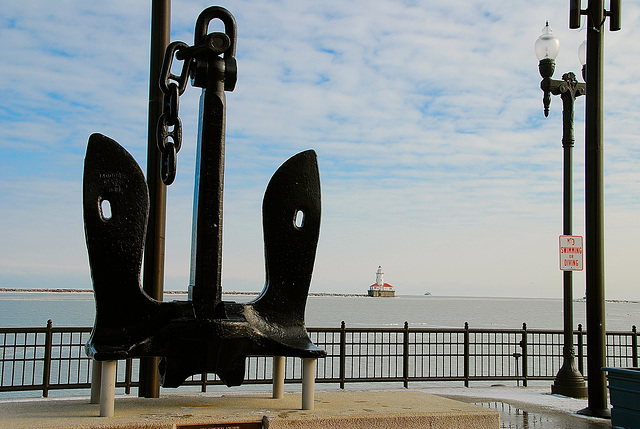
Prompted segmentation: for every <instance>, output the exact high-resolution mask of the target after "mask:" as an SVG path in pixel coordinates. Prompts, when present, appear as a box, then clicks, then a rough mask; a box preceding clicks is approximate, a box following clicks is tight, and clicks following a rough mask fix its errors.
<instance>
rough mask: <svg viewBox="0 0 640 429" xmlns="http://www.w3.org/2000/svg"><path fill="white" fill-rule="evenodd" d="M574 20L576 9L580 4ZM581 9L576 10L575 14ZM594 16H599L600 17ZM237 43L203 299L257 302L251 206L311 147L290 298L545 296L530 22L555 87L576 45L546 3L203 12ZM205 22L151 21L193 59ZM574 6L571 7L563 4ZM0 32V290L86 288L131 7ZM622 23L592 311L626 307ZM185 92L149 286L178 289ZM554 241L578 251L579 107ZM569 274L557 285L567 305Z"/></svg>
mask: <svg viewBox="0 0 640 429" xmlns="http://www.w3.org/2000/svg"><path fill="white" fill-rule="evenodd" d="M583 2H584V1H583ZM584 3H586V2H584ZM607 3H608V2H607ZM218 4H219V5H221V6H224V7H226V8H228V9H229V11H230V12H231V13H232V14H233V15H234V16H235V17H236V20H237V23H238V42H237V61H238V68H239V76H238V83H237V86H236V89H235V91H233V92H229V93H227V144H226V154H227V158H226V176H225V197H224V206H225V213H224V251H223V255H224V257H223V261H224V265H223V288H224V289H225V290H247V291H255V290H260V289H261V288H262V284H263V282H264V262H263V247H262V246H263V244H262V226H261V204H262V196H263V193H264V190H265V187H266V185H267V183H268V180H269V178H270V177H271V175H272V174H273V172H274V171H275V170H276V169H277V168H278V166H279V165H280V164H281V163H282V162H284V161H285V160H286V159H287V158H288V157H290V156H292V155H293V154H295V153H297V152H299V151H302V150H305V149H308V148H313V149H315V150H316V152H317V153H318V158H319V166H320V175H321V181H322V204H323V213H322V216H323V217H322V227H321V235H320V243H319V246H318V254H317V260H316V266H315V271H314V278H313V284H312V291H317V292H320V291H324V292H356V293H364V292H365V291H366V289H367V287H368V286H369V285H370V284H372V283H373V282H374V281H375V271H376V269H377V267H378V265H382V267H383V268H384V271H385V280H386V281H387V282H389V283H391V284H393V285H395V286H396V288H397V290H398V293H400V294H423V293H424V292H425V291H427V290H428V291H431V292H432V293H433V294H435V295H470V296H531V297H550V298H553V297H557V298H560V297H561V296H562V295H561V281H562V275H561V272H560V271H559V268H558V236H559V235H560V234H561V232H562V229H561V228H562V222H561V219H562V206H561V203H562V149H561V135H562V124H561V114H562V112H561V111H562V103H561V101H560V99H559V98H558V97H554V99H553V101H552V105H551V113H550V115H549V117H548V118H544V116H543V111H542V92H541V91H540V89H539V82H540V76H539V74H538V68H537V65H538V63H537V59H536V57H535V55H534V52H533V44H534V42H535V40H536V39H537V37H538V36H539V35H540V33H541V30H542V27H543V26H544V24H545V21H546V20H549V22H550V25H551V27H552V28H553V29H554V32H555V34H556V35H557V37H558V38H559V39H560V42H561V50H560V55H559V57H558V59H557V69H556V70H557V73H556V76H555V77H556V78H558V79H559V78H560V76H561V75H562V73H563V72H566V71H575V72H576V74H578V75H579V71H580V64H579V62H578V58H577V48H578V46H579V45H580V43H581V42H582V41H583V40H584V38H585V34H586V31H585V30H584V29H581V30H569V29H568V24H567V23H568V6H569V2H568V1H564V0H538V1H535V2H532V1H525V0H512V1H508V2H506V1H497V0H489V1H487V0H449V1H447V2H441V1H431V0H424V1H404V2H401V1H391V0H388V1H387V0H375V1H370V0H367V1H364V0H362V1H322V2H320V1H299V0H282V1H266V0H265V1H255V0H252V1H238V0H235V1H226V0H225V1H220V2H219V3H218ZM209 5H210V3H205V2H202V1H198V0H189V1H187V0H185V1H179V0H174V1H173V10H172V19H171V22H172V36H171V39H172V40H182V41H185V42H187V43H189V44H192V43H193V27H194V23H195V19H196V17H197V15H198V14H199V13H200V11H201V10H203V9H204V8H205V7H207V6H209ZM585 6H586V5H585ZM2 9H3V11H2V13H1V14H0V40H1V41H2V45H3V48H2V49H1V50H0V70H1V72H2V79H0V129H1V130H2V131H1V132H0V150H1V152H0V219H1V223H0V243H1V244H0V287H73V288H90V287H91V280H90V274H89V269H88V260H87V256H86V247H85V243H84V232H83V224H82V206H81V203H82V193H81V183H82V168H83V159H84V153H85V150H86V144H87V139H88V137H89V135H90V134H91V133H93V132H100V133H103V134H106V135H108V136H110V137H111V138H113V139H115V140H117V141H118V142H120V143H121V144H122V145H123V146H125V147H126V148H127V149H128V150H129V151H130V152H131V153H132V155H133V156H134V157H135V158H136V160H137V161H138V163H139V164H140V165H141V166H142V168H143V169H145V168H146V141H147V137H146V132H147V100H148V87H149V76H148V75H149V45H150V34H149V31H150V2H149V1H144V2H143V1H140V2H129V1H124V0H121V1H101V2H97V1H83V2H80V1H64V2H51V1H45V0H30V1H23V2H5V3H4V4H3V7H2ZM638 40H640V4H638V3H636V2H632V1H626V2H624V4H623V22H622V30H621V31H619V32H615V33H611V32H609V31H608V30H607V31H606V35H605V46H606V47H605V60H606V65H605V70H606V73H605V111H606V115H605V120H606V122H605V186H606V197H605V201H606V218H605V223H606V295H607V298H612V299H640V272H639V271H638V269H637V265H638V257H639V256H640V216H638V214H640V172H639V171H638V170H639V168H638V167H639V166H640V145H638V143H639V142H638V136H640V120H639V119H640V83H639V79H638V77H640V44H639V43H637V42H638ZM198 97H199V90H198V89H196V88H193V87H190V88H188V89H187V92H186V93H185V95H184V96H183V97H182V99H181V113H180V114H181V118H182V121H183V126H184V132H185V136H184V144H183V148H182V150H181V152H180V154H179V165H178V177H177V179H176V181H175V183H174V184H173V185H172V186H171V187H170V188H169V189H168V208H167V210H168V218H167V239H166V242H167V260H166V288H167V289H174V290H183V289H186V287H187V285H188V277H189V254H190V235H191V234H190V230H191V211H192V207H191V206H192V200H193V181H194V163H195V141H196V127H197V114H198V112H197V109H198V106H197V104H198ZM576 142H577V143H576V149H575V206H574V207H575V209H574V210H575V221H574V234H576V235H583V234H584V233H583V231H584V209H583V202H584V149H583V148H584V98H581V99H578V100H577V101H576ZM584 281H585V278H584V273H578V274H576V275H575V295H576V296H582V295H583V291H584Z"/></svg>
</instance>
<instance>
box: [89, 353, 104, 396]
mask: <svg viewBox="0 0 640 429" xmlns="http://www.w3.org/2000/svg"><path fill="white" fill-rule="evenodd" d="M91 365H92V366H91V400H90V401H89V403H90V404H99V403H100V377H101V376H102V362H101V361H99V360H95V359H93V360H92V361H91Z"/></svg>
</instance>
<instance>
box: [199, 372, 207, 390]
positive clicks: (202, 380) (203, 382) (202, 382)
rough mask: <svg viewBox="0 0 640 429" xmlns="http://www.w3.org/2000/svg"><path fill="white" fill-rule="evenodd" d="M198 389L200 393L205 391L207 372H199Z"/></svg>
mask: <svg viewBox="0 0 640 429" xmlns="http://www.w3.org/2000/svg"><path fill="white" fill-rule="evenodd" d="M200 391H201V392H202V393H204V392H206V391H207V373H206V372H203V373H202V374H200Z"/></svg>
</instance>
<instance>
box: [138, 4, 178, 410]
mask: <svg viewBox="0 0 640 429" xmlns="http://www.w3.org/2000/svg"><path fill="white" fill-rule="evenodd" d="M170 22H171V0H152V2H151V59H150V73H149V126H148V143H147V185H148V187H149V223H148V225H147V237H146V241H145V248H144V269H143V275H142V285H143V289H144V291H145V292H146V293H147V295H149V296H150V297H151V298H154V299H156V300H158V301H162V292H163V282H164V250H165V243H164V236H165V222H166V202H167V188H166V187H165V185H164V184H163V183H162V181H161V180H160V152H159V151H158V148H157V146H156V126H157V124H158V118H159V117H160V115H161V114H162V91H161V90H160V86H159V83H158V82H159V80H160V70H161V68H162V60H163V58H164V52H165V50H166V47H167V45H168V44H169V31H170V25H171V24H170ZM138 396H140V397H144V398H157V397H159V396H160V383H159V373H158V358H157V357H147V358H141V359H140V387H139V389H138Z"/></svg>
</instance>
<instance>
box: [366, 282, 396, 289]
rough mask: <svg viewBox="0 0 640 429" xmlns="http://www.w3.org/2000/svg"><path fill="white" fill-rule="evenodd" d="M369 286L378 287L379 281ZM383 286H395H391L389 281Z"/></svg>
mask: <svg viewBox="0 0 640 429" xmlns="http://www.w3.org/2000/svg"><path fill="white" fill-rule="evenodd" d="M369 287H378V283H374V284H372V285H371V286H369ZM382 287H390V288H393V286H391V285H390V284H389V283H385V284H383V285H382Z"/></svg>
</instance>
